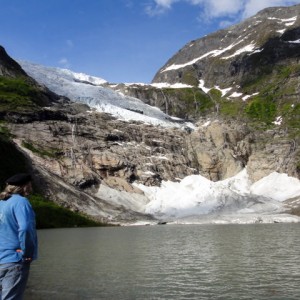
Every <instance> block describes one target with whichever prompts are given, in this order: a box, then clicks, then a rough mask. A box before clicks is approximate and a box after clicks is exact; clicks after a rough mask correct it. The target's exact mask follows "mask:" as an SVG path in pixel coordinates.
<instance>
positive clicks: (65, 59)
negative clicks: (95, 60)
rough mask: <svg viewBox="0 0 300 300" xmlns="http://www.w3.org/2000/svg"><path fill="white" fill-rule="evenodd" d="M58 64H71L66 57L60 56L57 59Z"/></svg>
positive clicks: (66, 65)
mask: <svg viewBox="0 0 300 300" xmlns="http://www.w3.org/2000/svg"><path fill="white" fill-rule="evenodd" d="M58 63H59V65H61V66H62V67H63V68H70V66H71V64H70V63H69V61H68V59H67V58H65V57H62V58H61V59H60V60H59V61H58Z"/></svg>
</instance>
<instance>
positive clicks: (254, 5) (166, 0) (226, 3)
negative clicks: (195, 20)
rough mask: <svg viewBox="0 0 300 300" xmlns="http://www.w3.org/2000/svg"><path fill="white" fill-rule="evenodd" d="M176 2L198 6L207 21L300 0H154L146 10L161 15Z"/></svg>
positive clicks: (240, 16)
mask: <svg viewBox="0 0 300 300" xmlns="http://www.w3.org/2000/svg"><path fill="white" fill-rule="evenodd" d="M176 2H186V3H187V4H188V5H194V6H197V7H198V9H199V15H200V16H201V19H203V18H204V19H206V20H207V21H209V20H213V19H215V18H231V19H235V20H237V21H238V20H241V19H244V18H248V17H250V16H253V15H254V14H256V13H257V12H258V11H260V10H262V9H264V8H266V7H271V6H289V5H294V4H298V3H300V0H290V1H288V0H222V1H221V0H153V1H151V4H148V5H147V7H146V12H147V13H148V15H150V16H155V15H161V14H163V13H165V12H167V11H168V10H170V9H172V7H173V5H174V4H175V3H176ZM222 22H224V21H222ZM225 22H228V21H225Z"/></svg>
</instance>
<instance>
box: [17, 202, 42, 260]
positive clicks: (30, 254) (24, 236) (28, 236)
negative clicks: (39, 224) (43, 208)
mask: <svg viewBox="0 0 300 300" xmlns="http://www.w3.org/2000/svg"><path fill="white" fill-rule="evenodd" d="M15 217H16V219H17V223H18V236H19V243H20V248H21V250H22V252H23V258H30V259H36V255H37V234H36V228H35V214H34V211H33V209H32V207H31V205H30V203H29V201H28V200H27V199H26V198H23V199H22V201H19V204H18V205H17V207H16V210H15Z"/></svg>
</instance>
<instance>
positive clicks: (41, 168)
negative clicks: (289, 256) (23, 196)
mask: <svg viewBox="0 0 300 300" xmlns="http://www.w3.org/2000/svg"><path fill="white" fill-rule="evenodd" d="M299 7H300V6H299V5H298V6H294V7H286V8H284V7H282V8H276V9H275V8H270V9H266V10H263V11H262V12H260V13H258V14H257V15H256V16H254V17H252V18H250V19H248V20H245V21H244V22H243V23H241V24H238V25H235V26H232V27H230V28H228V29H226V30H222V31H219V32H216V33H213V34H211V35H209V36H207V37H203V38H201V39H199V40H197V41H193V42H191V43H189V44H188V45H187V46H185V47H184V48H183V49H181V50H180V51H179V52H178V53H177V54H176V55H175V56H174V57H173V58H171V59H170V60H169V61H168V62H167V63H166V65H165V66H163V67H162V68H161V69H160V70H159V71H158V73H157V74H156V76H155V78H154V80H153V83H152V84H151V85H144V84H117V85H116V84H111V83H108V82H107V81H106V80H104V79H102V78H97V77H93V76H89V75H86V74H81V73H74V72H71V71H69V70H62V69H58V68H49V67H44V66H40V65H36V64H33V63H30V62H19V63H17V62H15V61H14V60H13V59H11V58H9V57H7V54H6V53H5V54H4V53H3V52H1V53H0V54H1V55H2V56H3V57H2V58H1V57H0V63H1V64H2V65H1V66H0V69H1V70H7V71H5V72H3V71H2V76H1V77H0V79H1V80H2V81H3V82H8V83H7V85H9V84H12V83H15V82H14V80H22V82H25V83H26V87H27V89H28V90H29V92H28V93H27V94H25V95H24V91H23V88H22V85H21V88H20V85H14V88H13V89H9V90H10V91H11V90H13V92H14V93H13V95H11V94H6V93H7V88H6V85H2V86H0V93H2V95H3V96H2V98H1V99H2V100H1V102H0V107H2V110H3V112H4V113H3V114H2V115H0V118H1V120H2V121H3V122H2V123H1V124H0V138H1V139H0V142H1V143H2V145H3V143H4V142H3V141H4V139H6V140H9V142H10V148H9V151H5V152H4V151H2V163H3V164H2V165H3V166H4V164H5V163H6V161H10V162H12V161H13V160H14V158H16V157H17V155H15V154H16V153H17V154H18V155H22V156H23V160H25V161H26V162H22V165H23V167H24V168H25V167H26V168H27V169H28V168H29V169H31V170H32V172H33V174H34V178H35V184H36V189H37V190H39V192H40V193H41V194H43V195H44V196H46V197H47V198H48V199H50V200H51V201H54V202H56V203H58V204H59V205H62V206H64V207H67V208H69V209H71V210H73V211H78V212H81V213H84V214H85V215H88V216H89V217H91V218H93V219H95V220H101V221H105V222H110V223H119V222H120V223H122V224H124V223H128V222H130V223H134V222H137V221H140V222H147V223H155V222H158V221H161V220H167V221H172V222H173V221H174V222H182V223H188V222H198V223H199V222H200V223H201V222H202V223H203V222H225V223H227V222H240V223H242V222H246V223H247V222H248V223H249V222H250V223H253V222H281V221H291V222H299V220H300V219H299V218H298V217H296V216H292V215H290V214H289V213H293V214H299V207H300V181H299V178H300V149H299V143H300V139H299V129H300V126H299V116H300V114H299V107H300V106H299V105H300V104H299V88H298V85H297V84H298V79H299V70H300V68H299V51H298V50H299V48H298V47H299V44H298V39H299V36H298V34H299V20H298V15H299V13H298V10H299ZM276 26H277V27H276ZM283 29H285V31H283ZM247 31H248V32H247ZM279 31H280V32H279ZM22 69H23V70H24V71H23V70H22ZM7 80H8V81H7ZM31 89H33V90H34V91H36V89H39V90H40V89H42V91H44V94H43V93H42V94H34V95H35V97H34V98H32V95H33V94H32V90H31ZM41 95H44V96H45V95H48V98H47V99H48V100H47V101H46V102H39V99H43V97H44V96H43V97H42V96H41ZM13 97H17V98H18V99H20V100H22V101H24V102H22V103H21V102H20V103H18V105H17V106H15V107H13V103H14V100H13V99H14V98H13ZM7 99H8V100H9V99H11V100H10V103H11V106H8V107H5V106H4V105H5V103H6V101H7ZM33 99H36V100H38V102H37V103H38V104H33ZM25 108H26V109H25ZM12 147H14V150H13V151H12V149H13V148H12ZM15 160H16V159H15ZM18 162H21V159H20V160H18ZM13 163H14V166H15V165H18V166H19V165H21V163H17V160H16V162H13ZM3 170H9V165H7V166H6V167H5V168H4V169H3ZM4 175H5V174H3V176H4ZM3 178H4V177H3Z"/></svg>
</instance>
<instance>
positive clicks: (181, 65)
mask: <svg viewBox="0 0 300 300" xmlns="http://www.w3.org/2000/svg"><path fill="white" fill-rule="evenodd" d="M242 41H243V40H240V41H238V42H236V43H234V44H231V45H229V46H228V47H226V48H224V49H216V50H212V51H209V52H207V53H205V54H203V55H202V56H200V57H198V58H195V59H193V60H191V61H189V62H187V63H185V64H179V65H176V64H173V65H171V66H169V67H166V68H165V69H164V70H162V71H161V73H163V72H167V71H171V70H177V69H181V68H184V67H186V66H190V65H193V64H194V63H196V62H197V61H199V60H201V59H203V58H205V57H208V56H213V57H216V56H219V55H221V54H222V53H224V52H226V51H228V50H231V49H232V48H234V47H235V46H237V45H238V44H240V43H241V42H242Z"/></svg>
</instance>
